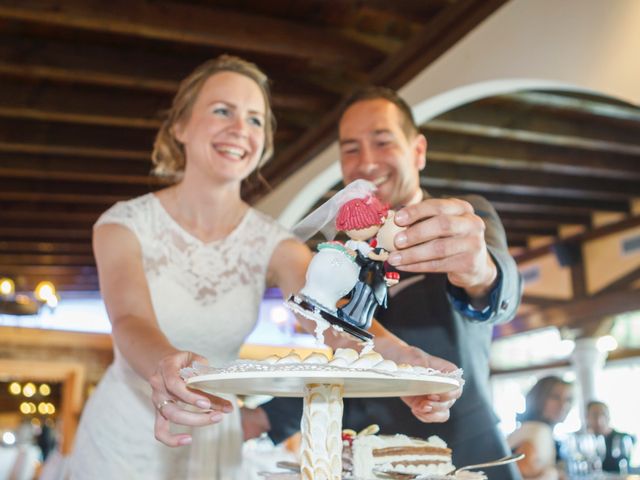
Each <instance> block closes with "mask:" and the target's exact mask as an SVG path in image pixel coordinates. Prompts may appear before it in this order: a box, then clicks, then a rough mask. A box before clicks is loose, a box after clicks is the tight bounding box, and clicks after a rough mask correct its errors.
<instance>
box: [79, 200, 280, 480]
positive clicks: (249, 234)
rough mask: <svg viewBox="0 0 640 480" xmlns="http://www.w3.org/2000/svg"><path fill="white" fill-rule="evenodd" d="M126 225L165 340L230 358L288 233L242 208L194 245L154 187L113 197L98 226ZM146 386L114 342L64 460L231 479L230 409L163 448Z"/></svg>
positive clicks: (96, 477) (99, 467) (86, 469)
mask: <svg viewBox="0 0 640 480" xmlns="http://www.w3.org/2000/svg"><path fill="white" fill-rule="evenodd" d="M105 223H116V224H121V225H124V226H125V227H127V228H129V229H130V230H131V231H133V233H134V234H135V235H136V237H137V238H138V240H139V242H140V245H141V247H142V252H143V264H144V271H145V274H146V277H147V282H148V284H149V292H150V294H151V300H152V304H153V308H154V310H155V313H156V316H157V319H158V323H159V325H160V328H161V329H162V331H163V332H164V333H165V334H166V335H167V337H168V338H169V339H170V341H171V342H172V343H173V345H174V346H176V347H177V348H180V349H183V350H190V351H193V352H197V353H199V354H201V355H204V356H205V357H207V358H208V359H209V362H210V364H211V365H222V364H225V363H227V362H230V361H232V360H234V359H236V358H237V356H238V351H239V349H240V346H241V344H242V342H243V340H244V338H245V337H246V336H247V335H248V334H249V333H250V332H251V330H252V329H253V327H254V325H255V323H256V320H257V318H258V309H259V305H260V301H261V298H262V295H263V292H264V289H265V276H266V271H267V266H268V263H269V260H270V257H271V254H272V252H273V250H274V248H275V247H276V245H277V244H278V243H279V242H280V241H282V240H283V239H285V238H288V237H290V234H289V233H288V232H287V231H286V230H284V229H283V228H282V227H280V226H279V225H278V224H277V223H276V222H275V221H274V220H272V219H270V218H268V217H267V216H265V215H263V214H261V213H259V212H257V211H256V210H254V209H249V211H248V212H247V213H246V215H245V216H244V218H243V219H242V221H241V222H240V224H239V225H238V226H237V227H236V228H235V230H234V231H233V232H232V233H231V234H230V235H229V236H227V237H226V238H224V239H222V240H219V241H215V242H211V243H203V242H201V241H200V240H198V239H197V238H195V237H193V236H192V235H190V234H189V233H187V232H186V231H185V230H184V229H183V228H182V227H180V226H179V225H178V224H177V223H176V222H175V221H174V220H173V218H172V217H170V216H169V214H168V213H167V211H166V210H165V209H164V207H163V206H162V204H161V203H160V201H159V200H158V198H157V197H156V196H155V195H153V194H147V195H144V196H142V197H138V198H136V199H133V200H130V201H127V202H119V203H117V204H116V205H114V206H113V207H112V208H111V209H109V210H108V211H107V212H105V213H104V214H103V215H102V216H101V217H100V219H99V220H98V222H97V223H96V226H97V225H101V224H105ZM153 424H154V406H153V405H152V403H151V389H150V387H149V385H148V384H147V382H145V381H144V380H143V379H142V378H141V377H140V376H138V375H137V374H136V373H135V372H134V371H133V370H132V369H131V367H130V366H129V364H128V363H127V361H126V360H125V359H124V357H123V356H122V355H121V354H120V353H119V352H118V350H117V349H115V359H114V362H113V364H112V365H111V366H110V367H109V369H108V370H107V372H106V373H105V375H104V377H103V379H102V380H101V382H100V384H99V385H98V387H97V388H96V389H95V391H94V393H93V394H92V395H91V397H90V398H89V400H88V402H87V405H86V407H85V410H84V412H83V415H82V419H81V422H80V426H79V428H78V433H77V436H76V439H75V448H74V452H73V454H72V458H71V460H70V462H69V464H70V467H71V468H70V470H71V478H72V479H74V480H75V479H79V480H84V479H87V480H89V479H90V480H100V479H105V480H107V479H108V480H128V479H132V480H134V479H135V480H140V479H153V480H161V479H171V480H174V479H207V480H232V479H233V480H235V479H237V478H240V477H241V476H242V474H241V473H240V463H241V461H240V456H241V444H242V432H241V427H240V418H239V413H238V410H237V409H235V410H234V412H233V413H232V414H229V415H225V418H224V420H223V421H222V422H221V423H219V424H216V425H211V426H209V427H203V428H194V429H193V430H192V434H193V443H192V445H190V446H187V447H179V448H169V447H166V446H164V445H163V444H161V443H160V442H158V441H157V440H156V439H155V438H154V434H153Z"/></svg>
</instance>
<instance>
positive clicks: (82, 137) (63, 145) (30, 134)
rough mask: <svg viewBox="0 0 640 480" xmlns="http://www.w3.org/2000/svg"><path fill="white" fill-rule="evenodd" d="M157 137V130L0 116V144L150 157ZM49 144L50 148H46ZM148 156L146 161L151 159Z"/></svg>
mask: <svg viewBox="0 0 640 480" xmlns="http://www.w3.org/2000/svg"><path fill="white" fill-rule="evenodd" d="M154 139H155V132H153V131H151V130H143V129H136V128H118V127H106V126H96V125H87V124H84V125H83V124H69V123H48V122H47V123H45V122H39V121H33V120H27V119H21V118H15V119H6V118H1V117H0V143H4V144H9V145H15V144H18V145H29V144H31V145H35V146H38V148H41V149H45V148H51V149H52V150H55V149H63V150H64V149H91V150H93V151H94V152H97V151H100V150H103V151H105V152H106V151H120V152H122V153H123V155H121V156H124V152H130V151H135V152H142V151H147V152H148V154H147V155H148V156H147V159H149V158H151V149H152V148H153V141H154ZM45 145H47V146H48V147H44V146H45ZM121 146H122V147H121ZM120 148H122V150H120ZM105 156H106V153H105ZM136 158H138V157H136ZM147 159H144V161H148V160H147ZM141 161H142V159H141Z"/></svg>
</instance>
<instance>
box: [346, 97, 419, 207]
mask: <svg viewBox="0 0 640 480" xmlns="http://www.w3.org/2000/svg"><path fill="white" fill-rule="evenodd" d="M339 137H340V138H339V139H340V160H341V166H342V176H343V179H344V183H345V184H348V183H350V182H352V181H353V180H356V179H358V178H363V179H365V180H369V181H371V182H373V183H374V184H376V185H377V187H378V196H379V197H380V199H381V200H382V201H384V202H387V203H389V204H390V205H392V206H399V205H404V204H406V203H407V202H409V200H411V199H412V198H413V196H414V195H415V193H416V191H417V190H419V189H420V180H419V171H420V170H421V169H422V168H424V163H425V153H426V140H425V139H424V137H423V136H422V135H415V136H414V138H407V135H406V134H405V132H404V131H403V129H402V114H401V112H400V110H399V109H398V107H397V106H396V105H394V104H393V103H392V102H390V101H388V100H386V99H383V98H375V99H371V100H361V101H359V102H356V103H354V104H353V105H351V106H350V107H349V108H347V110H346V111H345V112H344V114H343V115H342V118H341V119H340V126H339Z"/></svg>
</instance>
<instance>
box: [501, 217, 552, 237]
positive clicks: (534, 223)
mask: <svg viewBox="0 0 640 480" xmlns="http://www.w3.org/2000/svg"><path fill="white" fill-rule="evenodd" d="M501 220H502V224H503V225H504V228H505V229H507V230H526V231H535V232H551V233H550V234H551V235H557V234H558V226H559V225H560V223H559V222H557V221H556V220H551V219H540V218H522V217H519V218H513V217H509V216H506V217H501ZM545 234H546V233H542V235H545Z"/></svg>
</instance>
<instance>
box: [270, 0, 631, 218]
mask: <svg viewBox="0 0 640 480" xmlns="http://www.w3.org/2000/svg"><path fill="white" fill-rule="evenodd" d="M638 22H640V1H636V0H613V1H607V2H603V1H601V0H563V1H562V2H558V1H557V0H536V1H531V0H511V1H510V2H508V3H507V4H506V5H505V6H503V7H502V8H500V9H499V10H498V11H497V12H496V13H495V14H493V15H492V16H491V17H489V18H488V19H487V20H486V21H485V22H483V23H482V24H481V25H479V26H478V27H477V28H475V29H474V30H473V31H472V32H470V33H469V34H468V35H467V36H466V37H464V38H463V39H462V40H461V41H460V42H458V43H457V44H456V45H454V46H453V47H452V48H451V49H450V50H448V51H447V52H446V53H445V54H444V55H442V56H441V57H440V58H438V59H437V60H436V61H435V62H434V63H433V64H431V65H430V66H429V67H428V68H426V69H425V70H424V71H423V72H421V73H420V74H419V75H418V76H417V77H416V78H414V79H413V80H412V81H411V82H409V84H407V85H406V86H405V87H404V88H403V89H402V90H401V91H400V94H401V95H402V96H403V97H404V98H405V99H406V100H407V102H408V103H409V104H410V105H412V106H413V108H414V112H415V115H416V120H417V121H418V122H419V123H423V122H425V121H427V120H428V119H430V118H432V117H434V116H437V115H439V114H440V113H443V112H445V111H447V110H449V109H451V108H454V107H455V106H459V105H462V104H464V103H468V102H470V101H473V100H477V99H479V98H483V97H486V96H489V95H497V94H499V93H507V92H512V91H515V90H528V89H543V88H546V89H557V90H579V91H588V92H594V93H599V94H602V95H608V96H611V97H615V98H618V99H620V100H624V101H627V102H629V103H632V104H638V103H640V62H638V61H637V58H636V57H637V52H638V51H640V35H638V33H637V32H638V29H637V25H638ZM425 99H426V100H425ZM337 161H338V147H337V145H335V144H334V145H331V146H330V147H329V148H327V149H326V150H325V151H323V152H322V153H321V154H320V155H318V156H317V157H316V158H315V159H314V160H313V161H311V162H309V163H308V164H307V165H305V166H304V167H303V168H301V169H300V170H299V171H298V172H296V173H295V174H294V175H292V176H291V177H290V178H288V179H287V180H286V181H285V182H283V184H282V185H280V186H279V187H278V188H277V189H276V190H275V191H273V192H272V193H271V194H269V195H268V196H267V197H265V198H264V199H263V200H262V201H261V202H260V203H259V204H258V208H260V209H261V210H263V211H265V212H267V213H269V214H271V215H273V216H275V217H278V218H279V220H280V221H281V222H282V223H283V224H284V225H285V226H291V225H292V224H294V223H295V222H296V221H297V220H298V219H299V218H300V216H301V215H303V214H304V212H305V211H307V209H308V208H309V207H310V206H312V205H313V204H314V203H315V202H316V201H317V199H318V198H320V196H321V195H322V194H324V193H325V192H326V190H327V189H328V188H329V187H331V186H332V185H333V184H334V183H336V182H337V181H339V180H340V169H339V165H338V163H337Z"/></svg>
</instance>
